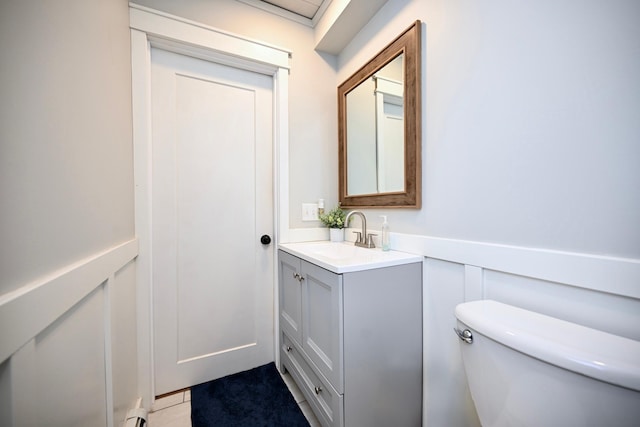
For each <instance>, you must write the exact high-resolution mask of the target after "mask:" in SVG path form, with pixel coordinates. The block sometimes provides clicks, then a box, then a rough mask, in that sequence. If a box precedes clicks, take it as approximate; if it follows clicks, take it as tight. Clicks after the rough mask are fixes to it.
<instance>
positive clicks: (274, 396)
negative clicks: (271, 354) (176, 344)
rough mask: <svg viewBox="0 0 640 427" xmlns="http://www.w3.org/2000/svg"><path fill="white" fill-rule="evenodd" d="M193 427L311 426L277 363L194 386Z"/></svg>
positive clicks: (192, 391)
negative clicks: (283, 378) (279, 370)
mask: <svg viewBox="0 0 640 427" xmlns="http://www.w3.org/2000/svg"><path fill="white" fill-rule="evenodd" d="M191 423H192V426H193V427H214V426H215V427H276V426H287V427H309V422H308V421H307V419H306V418H305V416H304V415H303V414H302V411H301V410H300V407H299V406H298V404H297V403H296V401H295V399H294V398H293V396H292V395H291V392H289V389H288V388H287V385H286V384H285V383H284V381H283V380H282V377H281V376H280V373H279V372H278V370H277V369H276V365H275V364H274V363H273V362H272V363H269V364H267V365H264V366H259V367H257V368H254V369H251V370H249V371H244V372H239V373H237V374H233V375H229V376H227V377H224V378H220V379H217V380H214V381H209V382H208V383H204V384H199V385H196V386H193V387H191Z"/></svg>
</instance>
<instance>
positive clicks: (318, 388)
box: [313, 387, 322, 394]
mask: <svg viewBox="0 0 640 427" xmlns="http://www.w3.org/2000/svg"><path fill="white" fill-rule="evenodd" d="M313 390H314V391H315V392H316V394H320V392H321V391H322V387H315V388H314V389H313Z"/></svg>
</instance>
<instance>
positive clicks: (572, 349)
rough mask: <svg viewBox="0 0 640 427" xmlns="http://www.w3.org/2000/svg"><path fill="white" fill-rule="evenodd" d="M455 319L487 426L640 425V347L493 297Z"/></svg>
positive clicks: (459, 310) (462, 307)
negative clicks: (464, 336) (469, 337)
mask: <svg viewBox="0 0 640 427" xmlns="http://www.w3.org/2000/svg"><path fill="white" fill-rule="evenodd" d="M455 314H456V318H457V319H458V325H457V326H458V330H459V332H462V331H464V330H465V329H468V330H469V331H470V332H471V334H472V342H471V343H470V344H469V343H466V342H465V341H463V340H460V345H461V352H462V359H463V362H464V368H465V372H466V375H467V380H468V382H469V389H470V391H471V396H472V397H473V401H474V404H475V406H476V410H477V412H478V417H479V418H480V422H481V423H482V425H483V427H507V426H510V427H556V426H557V427H603V426H607V427H627V426H628V427H632V426H633V427H638V426H640V342H638V341H634V340H631V339H628V338H624V337H620V336H616V335H612V334H609V333H606V332H602V331H598V330H595V329H590V328H587V327H584V326H581V325H577V324H574V323H570V322H567V321H564V320H560V319H556V318H553V317H549V316H545V315H542V314H539V313H534V312H531V311H527V310H523V309H521V308H517V307H513V306H510V305H506V304H502V303H499V302H497V301H491V300H481V301H473V302H468V303H463V304H459V305H458V306H457V307H456V309H455ZM639 326H640V325H639Z"/></svg>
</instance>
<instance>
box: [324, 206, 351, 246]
mask: <svg viewBox="0 0 640 427" xmlns="http://www.w3.org/2000/svg"><path fill="white" fill-rule="evenodd" d="M346 216H347V214H346V213H345V212H344V211H343V210H342V209H341V208H340V206H336V207H335V208H333V209H331V210H330V211H329V212H328V213H326V214H321V215H320V221H322V223H323V224H324V225H326V226H327V227H329V237H330V240H331V241H332V242H342V241H343V240H344V227H346V224H345V221H344V220H345V217H346Z"/></svg>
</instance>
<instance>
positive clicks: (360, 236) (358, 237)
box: [353, 231, 362, 243]
mask: <svg viewBox="0 0 640 427" xmlns="http://www.w3.org/2000/svg"><path fill="white" fill-rule="evenodd" d="M353 233H355V234H356V243H362V232H361V231H354V232H353Z"/></svg>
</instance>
